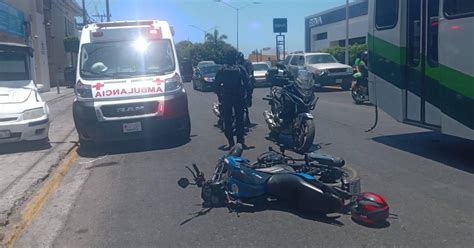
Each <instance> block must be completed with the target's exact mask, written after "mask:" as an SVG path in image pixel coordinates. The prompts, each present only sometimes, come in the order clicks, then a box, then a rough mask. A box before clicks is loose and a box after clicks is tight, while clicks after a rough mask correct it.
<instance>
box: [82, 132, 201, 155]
mask: <svg viewBox="0 0 474 248" xmlns="http://www.w3.org/2000/svg"><path fill="white" fill-rule="evenodd" d="M195 136H196V135H192V136H191V137H195ZM190 141H191V139H188V140H181V141H180V140H178V139H175V138H172V137H162V138H161V139H159V140H132V141H121V142H106V143H101V144H98V145H96V146H94V147H93V148H88V149H83V148H81V146H80V145H79V150H78V154H79V155H80V156H81V157H85V158H97V157H100V156H104V155H114V154H126V153H135V152H145V151H154V150H167V149H173V148H177V147H180V146H183V145H185V144H187V143H189V142H190Z"/></svg>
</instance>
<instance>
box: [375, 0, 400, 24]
mask: <svg viewBox="0 0 474 248" xmlns="http://www.w3.org/2000/svg"><path fill="white" fill-rule="evenodd" d="M397 22H398V0H377V1H376V2H375V26H376V27H377V29H378V30H383V29H391V28H394V27H395V26H397Z"/></svg>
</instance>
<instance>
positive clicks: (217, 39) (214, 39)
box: [206, 29, 227, 46]
mask: <svg viewBox="0 0 474 248" xmlns="http://www.w3.org/2000/svg"><path fill="white" fill-rule="evenodd" d="M226 39H227V35H225V34H222V35H220V34H219V30H217V29H214V32H213V33H212V34H211V33H207V34H206V42H210V43H212V44H214V45H216V46H217V45H219V44H223V43H225V40H226Z"/></svg>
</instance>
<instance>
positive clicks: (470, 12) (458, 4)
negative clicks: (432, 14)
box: [443, 0, 474, 19]
mask: <svg viewBox="0 0 474 248" xmlns="http://www.w3.org/2000/svg"><path fill="white" fill-rule="evenodd" d="M443 9H444V15H445V16H446V17H447V18H448V19H454V18H462V17H468V16H474V1H472V0H444V6H443Z"/></svg>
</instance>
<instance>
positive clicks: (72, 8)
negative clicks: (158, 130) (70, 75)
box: [43, 0, 82, 86]
mask: <svg viewBox="0 0 474 248" xmlns="http://www.w3.org/2000/svg"><path fill="white" fill-rule="evenodd" d="M43 4H44V22H45V24H46V41H47V46H48V64H49V77H50V79H51V80H50V81H51V85H52V86H56V85H57V84H58V85H65V80H64V69H65V68H66V67H68V66H71V64H72V63H74V64H75V61H76V60H77V57H76V56H73V58H72V60H71V57H70V56H71V55H70V54H69V53H66V52H65V51H64V42H63V40H64V38H65V37H67V36H78V30H77V27H76V21H75V18H76V17H77V16H80V15H81V13H82V10H81V7H79V5H78V4H77V3H76V1H75V0H43Z"/></svg>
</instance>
